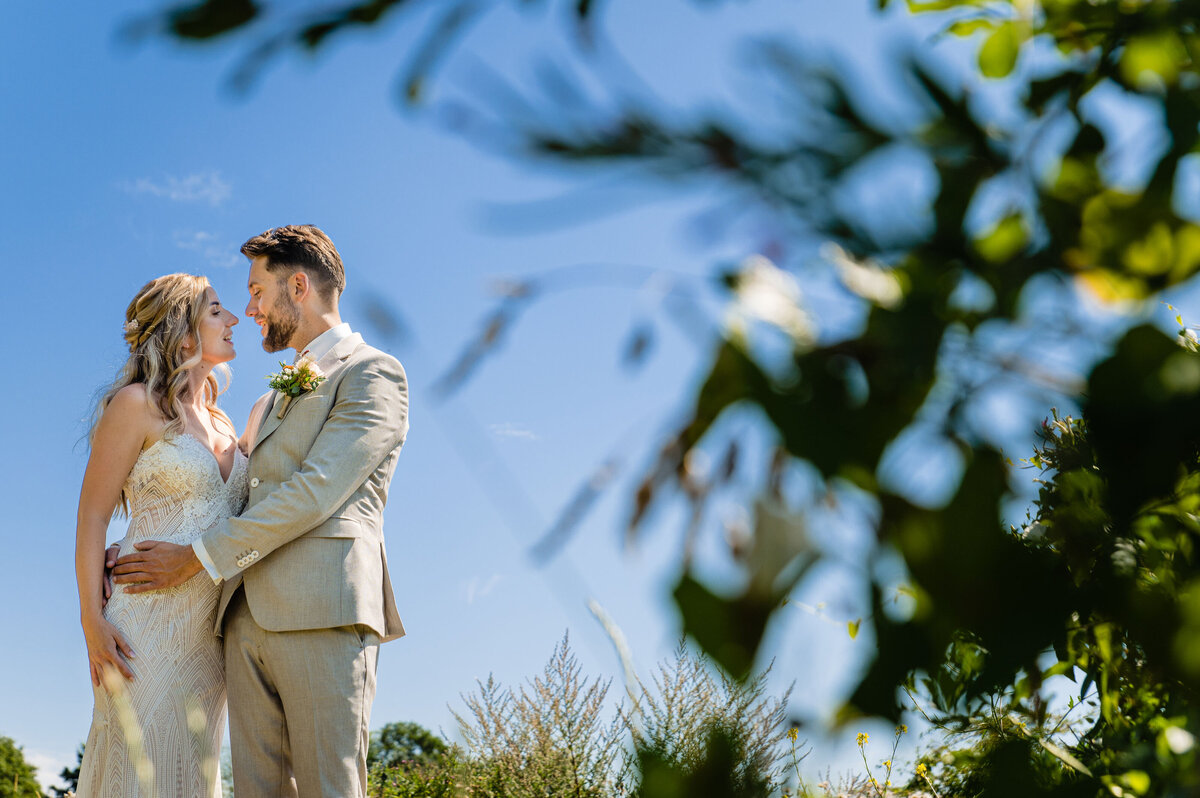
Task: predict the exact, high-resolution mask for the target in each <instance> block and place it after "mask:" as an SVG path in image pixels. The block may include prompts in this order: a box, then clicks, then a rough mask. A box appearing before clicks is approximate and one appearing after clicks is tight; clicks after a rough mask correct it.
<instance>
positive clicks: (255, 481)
mask: <svg viewBox="0 0 1200 798" xmlns="http://www.w3.org/2000/svg"><path fill="white" fill-rule="evenodd" d="M250 487H252V488H257V487H258V477H254V478H253V479H251V480H250Z"/></svg>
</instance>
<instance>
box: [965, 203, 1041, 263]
mask: <svg viewBox="0 0 1200 798" xmlns="http://www.w3.org/2000/svg"><path fill="white" fill-rule="evenodd" d="M1028 241H1029V237H1028V235H1027V234H1026V232H1025V223H1024V221H1023V220H1022V217H1021V214H1019V213H1012V214H1009V215H1008V216H1005V217H1004V218H1003V219H1001V220H1000V221H999V222H997V223H996V226H995V227H993V228H992V229H991V230H989V231H987V232H986V233H984V234H983V235H982V236H980V237H979V238H977V239H976V240H975V249H976V251H978V252H979V254H980V255H982V256H983V258H984V260H988V261H991V262H992V263H1004V262H1005V261H1008V260H1012V259H1013V258H1014V257H1016V256H1017V255H1018V254H1019V253H1020V252H1021V251H1022V250H1023V249H1025V246H1026V245H1027V244H1028Z"/></svg>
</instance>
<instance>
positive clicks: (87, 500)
mask: <svg viewBox="0 0 1200 798" xmlns="http://www.w3.org/2000/svg"><path fill="white" fill-rule="evenodd" d="M153 429H154V427H153V417H152V411H151V409H150V407H149V405H148V404H147V402H146V392H145V388H144V387H143V386H141V385H129V386H126V387H125V388H122V389H121V390H120V391H119V392H118V393H117V395H116V396H114V397H113V399H112V401H111V402H110V403H109V405H108V407H107V408H105V410H104V414H103V415H102V416H101V417H100V421H99V422H98V423H97V425H96V434H95V436H94V437H93V439H92V446H91V456H90V457H89V458H88V464H87V470H86V471H84V474H83V487H82V488H81V489H80V491H79V515H78V520H77V523H76V527H75V576H76V579H77V580H78V582H79V614H80V622H81V624H82V625H83V633H84V637H85V638H86V639H87V647H88V661H89V667H90V668H91V675H92V683H93V684H96V685H99V684H100V674H101V672H102V670H103V669H104V668H105V667H114V668H116V669H117V670H119V671H120V672H121V673H122V674H123V675H124V676H125V678H127V679H132V678H133V673H132V671H130V669H129V666H128V665H127V664H126V663H125V660H124V659H123V658H122V654H123V655H124V656H125V657H128V658H130V659H132V658H133V649H132V648H130V647H129V644H128V643H127V642H126V641H125V638H124V637H123V636H122V635H121V633H120V631H118V630H117V628H116V627H115V626H113V625H112V624H110V623H109V622H108V621H107V620H105V618H104V614H103V608H104V559H105V557H104V554H105V552H104V538H105V534H106V533H107V531H108V522H109V520H110V519H111V518H112V514H113V510H115V509H116V506H117V502H118V501H119V500H120V497H121V487H122V486H123V485H124V484H125V479H126V477H128V476H129V472H130V470H132V468H133V464H134V463H135V462H136V461H137V457H138V454H139V453H140V452H141V450H142V445H143V444H144V443H145V441H146V438H147V436H148V435H149V434H150V433H151V432H152V430H153Z"/></svg>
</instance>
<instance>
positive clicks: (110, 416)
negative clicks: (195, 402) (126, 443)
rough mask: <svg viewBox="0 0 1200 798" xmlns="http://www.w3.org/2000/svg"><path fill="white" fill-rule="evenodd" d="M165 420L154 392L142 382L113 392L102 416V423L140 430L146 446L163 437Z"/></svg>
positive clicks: (132, 431)
mask: <svg viewBox="0 0 1200 798" xmlns="http://www.w3.org/2000/svg"><path fill="white" fill-rule="evenodd" d="M165 422H166V419H164V418H163V415H162V411H161V410H159V408H158V402H156V401H155V397H154V394H153V393H152V392H151V391H150V390H149V389H148V388H147V387H146V385H145V383H141V382H133V383H130V384H129V385H126V386H125V387H123V388H121V390H119V391H117V392H116V393H115V394H113V397H112V400H111V401H109V403H108V406H107V407H105V408H104V413H103V415H102V416H101V418H100V423H101V424H104V425H106V426H116V427H118V428H120V429H125V430H128V431H129V432H131V433H138V432H140V433H141V434H142V437H143V439H144V445H145V446H149V445H151V444H153V443H154V441H155V440H157V439H158V438H160V437H162V427H163V426H164V425H165Z"/></svg>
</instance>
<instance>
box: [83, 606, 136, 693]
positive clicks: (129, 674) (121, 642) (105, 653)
mask: <svg viewBox="0 0 1200 798" xmlns="http://www.w3.org/2000/svg"><path fill="white" fill-rule="evenodd" d="M83 636H84V639H86V640H87V650H88V667H89V668H90V670H91V674H92V684H93V685H95V686H97V687H99V686H100V677H101V674H102V673H103V672H104V670H105V669H106V668H116V669H117V670H118V671H120V673H121V675H122V676H124V677H125V678H126V679H130V680H132V679H133V671H132V670H130V669H129V665H128V663H126V659H134V657H135V654H134V653H133V647H132V646H130V645H129V642H128V641H127V640H126V639H125V636H124V635H123V634H121V630H120V629H118V628H117V627H115V626H113V625H112V624H111V623H109V622H108V621H107V620H106V619H104V618H103V617H100V616H97V617H95V618H91V619H85V620H84V622H83Z"/></svg>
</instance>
